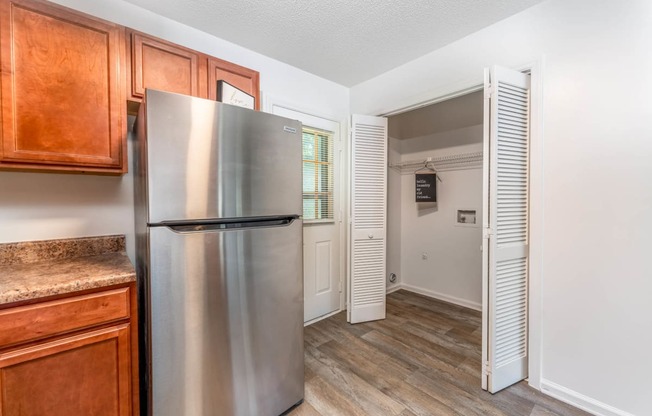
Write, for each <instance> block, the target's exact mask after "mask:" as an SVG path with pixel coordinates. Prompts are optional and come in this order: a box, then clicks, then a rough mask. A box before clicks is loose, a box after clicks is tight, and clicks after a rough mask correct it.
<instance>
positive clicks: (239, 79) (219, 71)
mask: <svg viewBox="0 0 652 416" xmlns="http://www.w3.org/2000/svg"><path fill="white" fill-rule="evenodd" d="M219 80H224V81H226V82H228V83H229V84H231V85H233V86H234V87H236V88H238V89H240V90H242V91H244V92H246V93H248V94H251V95H253V96H254V98H255V100H256V110H260V92H259V91H260V81H259V74H258V71H254V70H253V69H249V68H245V67H243V66H240V65H236V64H233V63H231V62H227V61H223V60H221V59H217V58H213V57H210V58H208V98H209V99H210V100H215V99H216V98H217V81H219Z"/></svg>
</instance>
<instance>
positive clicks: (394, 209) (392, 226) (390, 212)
mask: <svg viewBox="0 0 652 416" xmlns="http://www.w3.org/2000/svg"><path fill="white" fill-rule="evenodd" d="M390 123H391V121H390ZM387 160H388V162H389V163H390V164H391V163H397V162H400V161H401V140H399V139H397V138H393V137H391V136H390V137H389V143H388V147H387ZM401 222H402V214H401V173H400V172H398V171H396V170H395V169H391V168H388V169H387V276H389V274H390V273H395V274H396V282H394V283H390V282H389V280H388V281H387V290H388V291H390V290H392V289H394V288H396V287H397V286H399V285H400V284H401V282H402V280H403V273H402V270H401V267H402V262H401V244H402V240H401V234H402V233H401V229H402V224H401Z"/></svg>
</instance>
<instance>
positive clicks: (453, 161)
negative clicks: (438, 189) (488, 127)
mask: <svg viewBox="0 0 652 416" xmlns="http://www.w3.org/2000/svg"><path fill="white" fill-rule="evenodd" d="M389 167H390V168H392V169H394V170H396V171H397V172H399V173H401V175H407V174H412V173H414V172H415V171H416V170H417V169H419V168H423V167H428V168H433V169H434V170H436V171H437V172H445V171H447V170H459V169H474V168H480V167H482V152H473V153H460V154H457V155H450V156H439V157H428V158H424V159H414V160H405V161H403V162H397V163H390V164H389Z"/></svg>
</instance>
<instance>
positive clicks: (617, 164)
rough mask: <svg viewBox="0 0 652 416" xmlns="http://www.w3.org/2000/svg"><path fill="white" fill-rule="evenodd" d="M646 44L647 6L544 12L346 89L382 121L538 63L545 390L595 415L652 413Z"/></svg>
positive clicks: (560, 4) (568, 5) (651, 10)
mask: <svg viewBox="0 0 652 416" xmlns="http://www.w3.org/2000/svg"><path fill="white" fill-rule="evenodd" d="M650 39H652V2H650V1H649V0H630V1H627V2H621V1H616V0H602V1H599V2H595V1H591V0H551V1H548V2H544V3H542V4H540V5H538V6H535V7H533V8H531V9H528V10H526V11H524V12H522V13H520V14H518V15H515V16H513V17H511V18H509V19H506V20H504V21H502V22H499V23H497V24H495V25H493V26H490V27H488V28H486V29H484V30H481V31H479V32H477V33H475V34H472V35H470V36H468V37H466V38H464V39H461V40H460V41H457V42H455V43H453V44H451V45H448V46H446V47H444V48H442V49H440V50H438V51H435V52H433V53H431V54H428V55H426V56H423V57H422V58H419V59H417V60H415V61H412V62H410V63H408V64H406V65H404V66H402V67H399V68H397V69H395V70H392V71H390V72H388V73H386V74H383V75H381V76H379V77H377V78H374V79H372V80H369V81H367V82H364V83H362V84H360V85H357V86H355V87H353V88H352V90H351V107H352V111H353V112H357V113H363V114H379V113H384V112H387V111H390V110H395V109H397V108H400V107H404V106H408V105H411V104H414V103H415V102H418V101H424V100H428V99H431V98H433V97H436V96H439V95H443V94H446V93H450V92H452V91H454V90H456V89H459V88H461V87H468V86H469V85H472V84H479V83H481V81H482V75H481V71H482V68H483V67H486V66H489V65H492V64H501V65H505V66H512V67H519V66H522V65H523V64H527V63H528V62H531V61H534V60H537V59H538V60H542V61H543V85H542V88H543V98H542V105H543V114H542V115H543V119H542V120H543V121H542V122H543V132H542V133H543V137H542V140H543V142H542V143H539V144H537V147H536V148H534V149H533V155H532V156H533V158H535V160H536V158H540V160H541V161H542V162H543V170H542V171H535V172H533V175H535V176H538V175H543V176H542V179H537V181H538V183H541V184H542V187H543V188H542V191H543V194H542V198H541V200H538V203H537V204H536V205H534V206H532V212H531V213H532V215H533V216H535V217H538V218H540V219H541V218H542V221H543V225H544V227H539V228H537V229H536V230H534V229H533V230H532V234H531V239H532V241H531V243H532V244H533V247H534V246H538V248H537V253H538V254H537V255H538V256H540V257H541V259H542V262H541V267H540V270H537V272H538V273H540V275H541V279H542V296H541V299H540V301H541V302H542V305H543V306H542V310H543V314H542V317H541V322H540V324H541V327H542V341H541V347H542V348H541V365H542V374H541V377H542V380H541V381H542V387H543V388H544V390H547V391H550V392H553V393H555V394H557V395H558V396H562V397H565V398H566V399H567V400H572V401H575V402H576V403H579V404H582V405H584V406H585V407H587V408H589V409H591V410H592V411H594V412H596V413H598V412H600V413H601V414H605V415H612V414H620V415H625V414H633V415H638V416H644V415H650V414H652V400H649V392H650V391H652V377H650V374H652V359H650V353H649V349H650V345H652V302H651V301H650V294H651V293H652V279H651V278H650V277H651V276H652V262H650V261H649V253H650V249H651V248H652V244H650V234H651V232H652V215H651V214H652V212H651V211H652V187H651V186H650V181H649V178H650V177H652V163H650V160H652V140H651V138H652V125H650V124H649V120H650V119H652V106H650V102H649V97H650V96H652V76H650V74H652V48H650V41H649V40H650ZM540 145H542V146H541V147H539V146H540ZM537 301H538V300H537ZM536 383H537V380H535V384H536Z"/></svg>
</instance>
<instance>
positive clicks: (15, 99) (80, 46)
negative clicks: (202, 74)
mask: <svg viewBox="0 0 652 416" xmlns="http://www.w3.org/2000/svg"><path fill="white" fill-rule="evenodd" d="M0 7H1V10H0V11H1V15H0V40H1V43H2V51H1V53H0V54H1V55H0V56H1V59H2V110H3V116H2V127H3V132H2V142H3V143H2V151H3V155H2V162H3V163H10V164H12V163H14V164H15V163H18V164H20V163H25V164H28V165H26V166H25V167H27V168H31V167H33V166H30V165H29V164H32V165H33V164H36V165H45V166H48V165H54V166H56V165H68V166H81V167H95V168H108V170H113V171H117V172H118V173H121V172H122V168H123V166H124V168H126V163H125V161H124V158H125V157H126V152H125V149H124V145H125V143H126V142H125V140H124V139H125V133H124V132H123V118H124V117H123V113H124V109H125V105H126V104H125V102H124V99H123V98H122V97H124V92H123V82H122V78H121V77H122V76H123V74H122V72H123V71H122V70H121V65H123V64H124V28H122V27H120V26H118V25H114V24H112V23H108V22H104V21H101V20H99V19H95V18H91V17H90V16H87V15H84V14H81V13H77V12H73V11H71V10H69V9H65V8H62V7H59V6H53V5H50V4H48V3H45V2H41V1H33V0H2V2H1V3H0ZM91 170H92V169H91Z"/></svg>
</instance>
